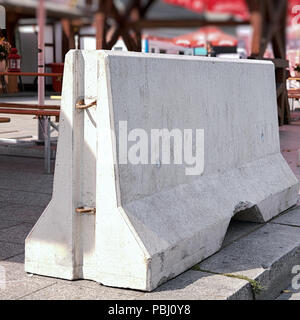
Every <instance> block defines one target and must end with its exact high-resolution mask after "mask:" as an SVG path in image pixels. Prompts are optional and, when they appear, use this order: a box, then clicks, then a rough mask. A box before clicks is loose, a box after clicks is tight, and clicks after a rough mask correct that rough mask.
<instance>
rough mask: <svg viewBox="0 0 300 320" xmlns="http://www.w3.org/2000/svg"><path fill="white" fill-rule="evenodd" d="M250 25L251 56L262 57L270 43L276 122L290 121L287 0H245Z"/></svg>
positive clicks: (280, 123) (284, 122)
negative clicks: (249, 15)
mask: <svg viewBox="0 0 300 320" xmlns="http://www.w3.org/2000/svg"><path fill="white" fill-rule="evenodd" d="M247 3H248V6H249V10H250V13H251V19H250V20H251V25H252V28H253V38H252V52H251V58H256V59H263V57H264V53H265V51H266V49H267V46H268V44H269V43H271V44H272V48H273V53H274V58H275V59H274V60H273V62H274V65H275V73H276V87H277V103H278V120H279V125H283V124H288V123H289V122H290V108H289V104H288V98H287V88H286V78H287V72H286V68H287V66H288V61H287V60H286V40H285V37H286V35H285V30H286V15H287V0H264V1H259V0H247Z"/></svg>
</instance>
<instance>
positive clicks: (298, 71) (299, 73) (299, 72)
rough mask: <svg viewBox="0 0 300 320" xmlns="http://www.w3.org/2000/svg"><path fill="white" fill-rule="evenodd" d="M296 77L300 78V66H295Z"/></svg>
mask: <svg viewBox="0 0 300 320" xmlns="http://www.w3.org/2000/svg"><path fill="white" fill-rule="evenodd" d="M294 71H295V76H296V77H299V78H300V64H299V63H298V64H296V65H295V66H294Z"/></svg>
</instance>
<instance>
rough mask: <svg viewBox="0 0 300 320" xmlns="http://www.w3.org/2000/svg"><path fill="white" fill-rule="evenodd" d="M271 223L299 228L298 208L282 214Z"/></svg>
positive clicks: (299, 215) (299, 212)
mask: <svg viewBox="0 0 300 320" xmlns="http://www.w3.org/2000/svg"><path fill="white" fill-rule="evenodd" d="M272 223H280V224H286V225H291V226H296V227H300V207H297V208H295V209H293V210H291V211H288V212H287V213H284V214H282V215H281V216H279V217H278V218H275V219H274V220H272ZM299 232H300V230H299Z"/></svg>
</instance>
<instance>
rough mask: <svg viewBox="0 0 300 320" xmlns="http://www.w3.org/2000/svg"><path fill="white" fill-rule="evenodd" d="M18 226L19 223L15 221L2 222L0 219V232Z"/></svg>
mask: <svg viewBox="0 0 300 320" xmlns="http://www.w3.org/2000/svg"><path fill="white" fill-rule="evenodd" d="M18 224H20V222H19V221H16V220H9V221H8V220H4V219H1V218H0V231H1V230H3V229H7V228H10V227H13V226H16V225H18Z"/></svg>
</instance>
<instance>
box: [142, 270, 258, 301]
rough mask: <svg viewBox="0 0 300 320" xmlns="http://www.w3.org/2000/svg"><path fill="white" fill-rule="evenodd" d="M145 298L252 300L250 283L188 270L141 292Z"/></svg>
mask: <svg viewBox="0 0 300 320" xmlns="http://www.w3.org/2000/svg"><path fill="white" fill-rule="evenodd" d="M140 299H146V300H237V299H238V300H252V299H253V294H252V289H251V287H250V284H249V283H248V282H247V281H245V280H241V279H235V278H229V277H225V276H221V275H215V274H209V273H206V272H201V271H194V270H189V271H187V272H185V273H183V274H181V275H180V276H178V277H177V278H175V279H173V280H171V281H169V282H167V283H165V284H163V285H162V286H160V287H159V288H157V289H156V290H155V291H153V292H150V293H145V294H143V295H142V296H141V297H140Z"/></svg>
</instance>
